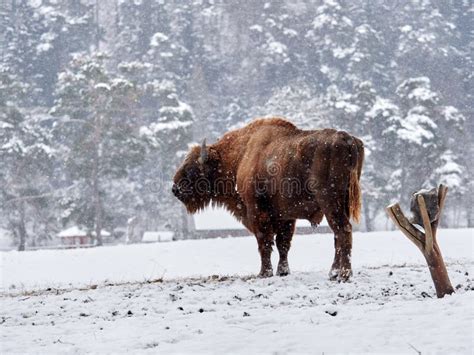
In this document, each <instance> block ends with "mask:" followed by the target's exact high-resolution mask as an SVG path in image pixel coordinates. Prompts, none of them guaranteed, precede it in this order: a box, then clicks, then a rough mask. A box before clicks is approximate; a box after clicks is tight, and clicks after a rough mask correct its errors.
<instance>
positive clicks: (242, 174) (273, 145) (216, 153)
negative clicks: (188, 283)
mask: <svg viewBox="0 0 474 355" xmlns="http://www.w3.org/2000/svg"><path fill="white" fill-rule="evenodd" d="M363 158H364V147H363V143H362V141H361V140H359V139H358V138H356V137H353V136H351V135H349V134H348V133H346V132H343V131H336V130H334V129H322V130H314V131H306V130H301V129H298V128H297V127H296V126H294V125H293V124H292V123H290V122H288V121H286V120H284V119H281V118H269V119H257V120H255V121H253V122H252V123H250V124H248V125H247V126H245V127H243V128H240V129H237V130H234V131H230V132H228V133H226V134H225V135H224V136H223V137H222V138H221V139H220V140H219V141H217V142H216V143H214V144H212V145H208V146H207V145H206V143H205V141H204V142H203V144H202V146H195V147H194V148H192V149H191V151H190V152H189V154H188V155H187V157H186V159H185V160H184V162H183V164H182V165H181V167H180V168H179V169H178V171H177V172H176V175H175V177H174V184H173V189H172V191H173V193H174V195H175V196H176V197H177V198H178V199H179V200H181V201H182V202H183V203H184V205H185V206H186V208H187V210H188V212H189V213H195V212H197V211H199V210H201V209H203V208H204V207H206V206H207V205H209V204H210V203H212V204H214V205H222V206H224V207H225V208H227V209H228V210H229V211H230V212H231V213H232V214H234V216H235V217H236V218H237V219H239V220H240V221H241V222H242V223H243V224H244V225H245V227H247V228H248V229H249V230H250V231H251V232H252V233H254V234H255V236H256V238H257V242H258V250H259V252H260V257H261V270H260V274H259V276H261V277H269V276H272V275H273V268H272V263H271V258H270V256H271V252H272V245H273V238H274V236H275V235H276V246H277V249H278V252H279V254H280V261H279V263H278V269H277V275H287V274H288V273H289V272H290V269H289V267H288V259H287V255H288V251H289V249H290V245H291V238H292V237H293V232H294V230H295V221H296V219H298V218H300V219H307V220H309V221H310V222H311V223H312V224H313V225H318V224H319V223H320V222H321V220H322V219H323V216H326V219H327V221H328V223H329V226H330V227H331V229H332V230H333V231H334V234H335V237H334V238H335V249H336V252H335V256H334V262H333V264H332V268H331V271H330V274H329V275H330V278H331V279H332V280H342V281H345V280H347V279H348V278H349V277H350V275H351V274H352V271H351V249H352V226H351V224H350V221H349V220H350V218H351V217H352V218H353V219H354V220H355V221H358V220H359V215H360V209H361V195H360V186H359V179H360V174H361V169H362V163H363Z"/></svg>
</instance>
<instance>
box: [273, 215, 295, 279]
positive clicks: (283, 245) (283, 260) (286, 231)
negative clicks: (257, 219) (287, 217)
mask: <svg viewBox="0 0 474 355" xmlns="http://www.w3.org/2000/svg"><path fill="white" fill-rule="evenodd" d="M276 231H277V233H276V245H277V249H278V253H279V254H280V260H279V262H278V268H277V273H276V274H277V276H287V275H289V274H290V266H289V265H288V252H289V250H290V247H291V239H292V238H293V233H294V231H295V221H294V220H292V221H281V222H279V223H278V224H277V228H276Z"/></svg>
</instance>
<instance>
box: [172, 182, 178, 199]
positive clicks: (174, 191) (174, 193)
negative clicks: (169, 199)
mask: <svg viewBox="0 0 474 355" xmlns="http://www.w3.org/2000/svg"><path fill="white" fill-rule="evenodd" d="M171 192H173V195H175V196H176V197H178V195H179V187H178V185H176V184H173V187H172V188H171Z"/></svg>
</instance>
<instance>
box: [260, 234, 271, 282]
mask: <svg viewBox="0 0 474 355" xmlns="http://www.w3.org/2000/svg"><path fill="white" fill-rule="evenodd" d="M256 237H257V243H258V251H259V253H260V260H261V267H260V273H259V274H258V277H271V276H273V266H272V259H271V257H272V245H273V234H270V233H263V232H258V233H257V234H256Z"/></svg>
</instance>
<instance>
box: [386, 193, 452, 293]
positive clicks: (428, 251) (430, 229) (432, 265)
mask: <svg viewBox="0 0 474 355" xmlns="http://www.w3.org/2000/svg"><path fill="white" fill-rule="evenodd" d="M447 192H448V188H447V187H446V186H444V185H439V188H438V205H439V212H438V215H437V216H436V218H435V220H434V221H433V222H431V223H430V218H429V215H428V211H427V209H426V204H425V200H424V198H423V196H421V195H418V196H417V202H418V206H419V207H420V212H421V217H422V219H423V226H424V229H425V232H424V233H423V232H422V231H420V230H419V229H418V228H416V227H415V226H414V225H413V224H412V223H411V222H410V221H409V220H408V219H407V218H406V217H405V215H404V214H403V211H402V209H401V208H400V205H399V204H398V203H394V204H392V205H390V206H388V207H387V208H386V211H387V214H388V216H389V217H390V219H391V220H392V221H393V223H395V225H396V226H397V227H398V228H399V229H400V230H401V231H402V233H403V234H404V235H405V236H406V237H407V238H408V239H410V240H411V241H412V242H413V244H415V245H416V246H417V247H418V249H420V251H421V252H422V253H423V256H424V257H425V259H426V262H427V264H428V267H429V269H430V273H431V278H432V279H433V282H434V285H435V289H436V295H437V296H438V298H442V297H444V295H450V294H452V293H453V292H454V288H453V286H452V285H451V281H450V280H449V276H448V271H447V270H446V265H445V264H444V261H443V256H442V255H441V250H440V249H439V246H438V242H437V240H436V232H437V230H438V224H439V219H440V217H441V212H442V211H443V207H444V201H445V199H446V193H447Z"/></svg>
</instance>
